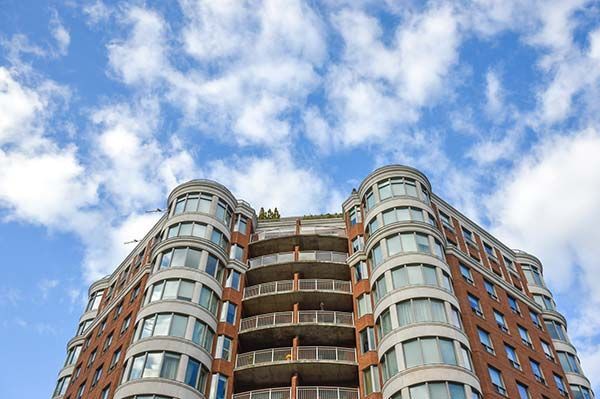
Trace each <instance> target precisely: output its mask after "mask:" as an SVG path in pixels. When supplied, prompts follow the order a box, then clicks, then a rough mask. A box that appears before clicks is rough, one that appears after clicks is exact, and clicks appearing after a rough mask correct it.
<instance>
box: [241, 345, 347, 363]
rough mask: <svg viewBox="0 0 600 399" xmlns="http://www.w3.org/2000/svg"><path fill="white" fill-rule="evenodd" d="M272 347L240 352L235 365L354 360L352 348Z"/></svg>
mask: <svg viewBox="0 0 600 399" xmlns="http://www.w3.org/2000/svg"><path fill="white" fill-rule="evenodd" d="M296 351H297V352H296V353H297V355H296V356H294V354H293V352H294V348H292V347H288V348H272V349H263V350H259V351H254V352H247V353H241V354H239V355H238V356H237V359H236V362H235V366H236V367H248V366H257V365H260V364H267V363H281V362H291V361H311V360H313V361H330V362H331V361H334V362H352V363H353V362H356V352H355V349H354V348H339V347H335V346H299V347H297V348H296Z"/></svg>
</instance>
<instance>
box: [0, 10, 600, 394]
mask: <svg viewBox="0 0 600 399" xmlns="http://www.w3.org/2000/svg"><path fill="white" fill-rule="evenodd" d="M599 118H600V5H599V4H598V3H597V2H594V1H583V0H559V1H531V2H524V1H519V0H514V1H512V0H497V1H496V0H479V1H472V2H468V1H465V2H459V1H452V2H450V1H448V2H444V1H430V2H428V3H426V4H424V2H422V1H414V2H413V1H410V0H404V1H402V0H397V1H389V2H387V3H385V2H382V1H372V2H371V1H348V2H346V1H342V0H340V1H335V0H332V1H321V2H320V1H309V2H300V1H295V0H286V1H265V2H258V1H248V2H242V1H237V0H232V1H224V0H223V1H218V2H217V1H215V2H208V1H195V0H180V1H179V2H176V1H169V2H163V1H150V0H147V1H130V2H127V1H121V2H117V3H109V2H108V1H106V2H102V1H100V0H97V1H83V0H82V1H70V0H65V1H62V2H60V1H49V2H47V4H45V5H42V2H39V1H34V0H30V1H25V0H0V250H1V251H2V255H3V256H2V265H1V267H2V272H3V276H2V277H3V278H2V279H1V280H0V314H1V315H2V317H1V318H0V319H1V320H0V353H3V354H4V355H5V361H4V362H2V365H0V369H1V372H0V396H2V397H19V398H44V397H49V396H50V393H51V391H52V389H53V385H54V383H55V379H56V373H57V372H58V370H59V369H60V367H61V365H62V363H63V362H64V358H65V344H66V342H67V340H68V339H69V338H71V337H72V336H73V334H74V332H75V327H76V320H77V318H78V316H79V314H80V312H81V310H82V306H83V302H84V301H85V293H86V287H87V284H88V283H89V282H90V281H92V280H94V279H96V278H98V277H99V276H102V275H104V274H106V273H109V272H110V271H111V270H112V269H113V268H114V267H115V266H116V265H117V264H118V263H119V261H120V260H121V259H122V258H123V256H124V255H125V254H126V253H127V252H128V250H130V249H131V247H129V246H127V245H124V244H123V243H124V242H125V241H129V240H132V239H135V238H140V237H142V236H143V234H144V232H145V231H146V230H147V229H148V228H149V226H151V225H152V224H153V223H154V222H155V221H156V219H157V217H158V216H157V215H156V214H149V213H145V211H146V210H149V209H154V208H157V207H162V206H164V204H165V200H166V195H167V193H168V192H169V190H170V189H171V188H173V187H174V186H175V185H176V184H177V183H179V182H182V181H185V180H186V179H190V178H198V177H208V178H212V179H215V180H218V181H220V182H221V183H223V184H225V185H227V186H228V187H230V188H231V189H232V191H233V192H234V193H235V194H236V195H237V196H238V197H239V198H244V199H246V200H248V201H250V202H251V203H252V204H253V205H254V206H255V207H260V206H265V207H272V206H277V207H278V208H279V209H280V210H281V212H282V213H283V214H284V215H288V216H290V215H298V214H305V213H316V212H324V211H338V210H339V208H340V204H341V202H342V201H343V199H345V198H346V196H347V195H348V194H349V193H350V191H351V190H352V188H353V187H356V186H357V184H358V182H359V181H360V180H361V179H362V178H363V177H364V176H366V175H367V174H368V173H369V172H370V171H371V170H373V169H374V168H376V167H378V166H381V165H383V164H387V163H402V164H407V165H411V166H414V167H416V168H419V169H421V170H422V171H423V172H425V173H426V174H427V175H428V176H429V177H430V179H431V181H432V184H433V187H434V191H436V192H437V194H439V195H440V196H442V197H443V198H445V199H447V200H448V201H449V202H450V203H451V204H453V205H454V206H456V207H457V208H458V209H460V210H462V211H463V212H464V213H466V214H467V215H468V216H470V217H471V218H472V219H473V220H475V221H477V222H478V223H480V224H481V225H483V226H485V227H486V228H489V229H490V230H492V231H493V232H495V233H496V234H497V235H498V236H499V237H501V238H502V239H503V240H504V241H505V242H506V243H507V244H509V245H510V246H512V247H517V248H521V249H524V250H527V251H529V252H531V253H533V254H536V255H538V256H539V257H540V258H541V259H542V261H543V262H544V264H545V274H546V279H547V281H548V283H549V285H550V286H551V287H552V289H553V291H554V292H555V294H556V299H557V302H558V304H559V309H560V310H561V311H562V312H563V313H565V314H566V315H567V317H568V319H569V321H570V323H569V333H570V335H571V337H572V339H573V340H574V341H575V343H576V345H577V347H578V348H579V350H580V357H581V359H582V361H583V366H584V369H585V371H586V373H587V375H588V376H590V377H592V382H593V383H594V384H596V385H595V387H596V390H597V391H599V390H600V386H599V385H597V384H600V380H599V379H597V378H595V377H594V376H598V375H600V311H599V310H598V309H600V290H599V289H597V285H598V284H600V277H599V276H600V261H599V259H600V245H599V244H598V242H600V206H599V204H600V119H599ZM267 193H269V196H267ZM6 359H10V361H7V360H6ZM32 371H33V372H34V373H35V378H34V379H32V378H31V377H32V375H33V374H32ZM17 387H18V389H17Z"/></svg>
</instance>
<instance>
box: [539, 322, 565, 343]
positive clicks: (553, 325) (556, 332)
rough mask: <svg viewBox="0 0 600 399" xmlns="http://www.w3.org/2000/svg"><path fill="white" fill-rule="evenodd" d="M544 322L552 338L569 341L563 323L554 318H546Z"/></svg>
mask: <svg viewBox="0 0 600 399" xmlns="http://www.w3.org/2000/svg"><path fill="white" fill-rule="evenodd" d="M544 324H545V325H546V329H547V330H548V333H549V334H550V337H551V338H552V339H556V340H559V341H565V342H569V340H568V339H567V334H566V332H565V328H564V326H563V325H562V324H561V323H559V322H557V321H554V320H544Z"/></svg>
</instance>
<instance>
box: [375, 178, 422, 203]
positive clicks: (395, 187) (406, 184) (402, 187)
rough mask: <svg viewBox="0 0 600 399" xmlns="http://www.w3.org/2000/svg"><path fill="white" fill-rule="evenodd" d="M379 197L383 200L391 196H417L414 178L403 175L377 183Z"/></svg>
mask: <svg viewBox="0 0 600 399" xmlns="http://www.w3.org/2000/svg"><path fill="white" fill-rule="evenodd" d="M377 188H378V189H379V199H380V200H382V201H383V200H385V199H388V198H390V197H392V196H400V195H408V196H411V197H417V186H416V183H415V181H414V180H412V179H409V178H403V177H395V178H391V179H386V180H383V181H380V182H379V183H377Z"/></svg>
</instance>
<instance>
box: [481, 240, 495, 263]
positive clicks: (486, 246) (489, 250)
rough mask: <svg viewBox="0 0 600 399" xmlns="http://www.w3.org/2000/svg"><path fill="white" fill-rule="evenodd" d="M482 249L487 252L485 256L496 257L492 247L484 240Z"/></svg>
mask: <svg viewBox="0 0 600 399" xmlns="http://www.w3.org/2000/svg"><path fill="white" fill-rule="evenodd" d="M483 249H484V250H485V253H486V254H487V256H489V257H490V258H492V259H496V253H495V252H494V248H492V247H491V245H489V244H488V243H485V242H484V243H483Z"/></svg>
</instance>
